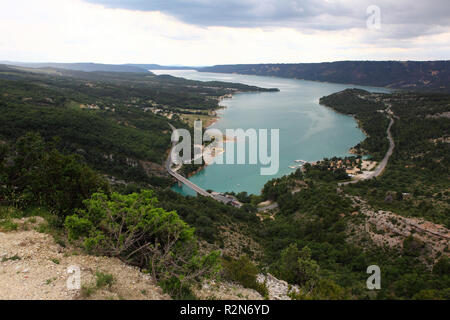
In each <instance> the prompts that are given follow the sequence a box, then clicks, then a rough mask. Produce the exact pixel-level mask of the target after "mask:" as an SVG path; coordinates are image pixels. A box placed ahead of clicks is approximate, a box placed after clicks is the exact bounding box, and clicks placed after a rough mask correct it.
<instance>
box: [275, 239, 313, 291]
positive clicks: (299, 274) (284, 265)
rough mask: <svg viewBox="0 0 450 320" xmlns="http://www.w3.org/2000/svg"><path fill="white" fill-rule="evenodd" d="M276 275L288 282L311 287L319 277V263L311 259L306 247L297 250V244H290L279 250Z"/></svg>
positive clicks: (309, 251)
mask: <svg viewBox="0 0 450 320" xmlns="http://www.w3.org/2000/svg"><path fill="white" fill-rule="evenodd" d="M278 275H279V277H280V278H281V279H283V280H286V281H287V282H289V283H295V284H298V285H301V286H305V285H307V286H308V287H313V286H314V283H315V282H317V281H318V279H319V265H318V264H317V262H316V261H314V260H312V259H311V250H310V249H309V248H308V247H304V248H303V249H302V250H301V251H299V250H298V248H297V245H295V244H291V245H289V246H288V247H287V248H286V249H284V250H283V251H282V252H281V259H280V262H279V266H278ZM308 289H309V288H308Z"/></svg>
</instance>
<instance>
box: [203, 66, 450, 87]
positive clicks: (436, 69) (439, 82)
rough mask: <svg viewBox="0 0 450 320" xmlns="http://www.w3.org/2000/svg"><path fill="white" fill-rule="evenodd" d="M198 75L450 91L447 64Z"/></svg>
mask: <svg viewBox="0 0 450 320" xmlns="http://www.w3.org/2000/svg"><path fill="white" fill-rule="evenodd" d="M198 71H200V72H219V73H238V74H249V75H260V76H276V77H283V78H295V79H305V80H314V81H325V82H335V83H352V84H358V85H367V86H377V87H389V88H395V89H406V90H432V91H449V90H450V61H448V60H446V61H338V62H323V63H297V64H241V65H217V66H213V67H205V68H200V69H198Z"/></svg>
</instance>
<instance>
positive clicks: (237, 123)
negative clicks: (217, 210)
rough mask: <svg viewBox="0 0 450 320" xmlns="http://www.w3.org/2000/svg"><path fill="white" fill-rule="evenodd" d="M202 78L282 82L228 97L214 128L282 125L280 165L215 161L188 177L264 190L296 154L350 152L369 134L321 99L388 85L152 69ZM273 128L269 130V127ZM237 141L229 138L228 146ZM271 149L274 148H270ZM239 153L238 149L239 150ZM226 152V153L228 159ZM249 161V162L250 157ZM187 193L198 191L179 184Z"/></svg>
mask: <svg viewBox="0 0 450 320" xmlns="http://www.w3.org/2000/svg"><path fill="white" fill-rule="evenodd" d="M152 72H154V73H156V74H170V75H173V76H177V77H183V78H186V79H192V80H200V81H211V80H217V81H225V82H239V83H244V84H248V85H254V86H258V87H263V88H279V89H280V92H264V93H239V94H236V95H234V96H233V98H232V99H225V100H223V101H222V102H221V105H222V106H224V107H226V108H225V109H223V110H220V111H219V115H220V120H219V121H218V122H216V123H215V124H214V125H213V126H212V128H217V129H220V130H222V132H223V133H225V129H238V128H242V129H244V130H247V129H249V128H254V129H279V134H280V148H279V152H280V158H279V163H280V165H279V171H278V173H277V174H276V175H273V176H264V175H260V167H261V166H263V167H267V165H260V164H256V165H250V164H245V165H241V164H211V165H209V166H206V167H205V169H204V170H202V171H201V172H199V173H197V174H196V175H194V176H193V177H191V178H190V179H189V180H191V181H192V182H193V183H195V184H197V185H198V186H200V187H202V188H203V189H206V190H208V189H211V190H214V191H217V192H227V191H234V192H241V191H247V192H248V193H253V194H260V193H261V189H262V187H263V186H264V184H265V183H266V182H267V181H268V180H271V179H273V178H276V177H281V176H283V175H286V174H289V173H291V172H293V171H295V170H294V169H291V168H289V166H295V165H297V163H295V162H294V160H297V159H302V160H306V161H317V160H320V159H323V158H325V157H328V158H330V157H333V156H348V155H350V154H349V152H348V150H349V149H350V148H351V147H353V146H354V145H356V144H358V143H359V142H361V141H362V140H364V138H365V136H364V134H363V133H362V132H361V130H360V129H359V128H358V126H357V123H356V121H355V119H353V118H352V117H350V116H346V115H342V114H339V113H336V112H335V111H333V110H332V109H330V108H327V107H324V106H321V105H319V99H320V98H321V97H323V96H326V95H329V94H331V93H334V92H337V91H341V90H344V89H346V88H361V89H365V90H367V91H372V92H389V90H388V89H384V88H374V87H364V86H355V85H346V84H335V83H322V82H314V81H305V80H295V79H284V78H275V77H262V76H247V75H237V74H220V73H204V72H197V71H191V70H163V71H153V70H152ZM269 132H270V130H269ZM229 145H232V147H234V145H235V144H234V143H230V144H228V143H227V144H226V147H229ZM269 150H270V148H269ZM235 153H236V152H235ZM225 157H226V155H225V154H224V159H225ZM247 163H248V162H247ZM173 189H174V190H176V191H178V192H180V193H183V194H185V195H195V193H194V192H193V191H192V190H191V189H189V188H188V187H186V186H184V185H183V187H181V188H180V187H178V186H175V187H174V188H173Z"/></svg>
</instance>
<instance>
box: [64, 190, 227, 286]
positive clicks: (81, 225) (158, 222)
mask: <svg viewBox="0 0 450 320" xmlns="http://www.w3.org/2000/svg"><path fill="white" fill-rule="evenodd" d="M157 203H158V202H157V199H156V198H155V197H154V196H153V192H152V191H148V190H144V191H142V192H141V193H139V194H138V193H132V194H130V195H120V194H118V193H113V194H112V195H111V196H110V197H108V196H107V195H105V194H103V193H96V194H94V195H93V196H92V197H91V199H88V200H86V201H85V202H84V204H85V206H86V210H79V211H78V213H77V214H75V215H72V216H68V217H67V218H66V221H65V227H66V229H67V230H68V235H69V239H70V240H72V241H77V240H82V242H83V245H84V247H85V249H86V250H88V251H90V252H92V253H96V254H101V255H109V256H114V257H118V258H120V259H122V260H123V261H125V262H127V263H130V264H133V265H136V266H139V267H141V268H146V269H147V270H148V271H149V273H150V274H151V275H152V277H153V278H154V279H155V280H156V281H159V282H161V283H170V284H171V285H168V286H167V287H168V288H171V289H175V288H177V289H179V290H181V288H182V287H183V286H185V285H188V286H189V284H191V283H192V282H195V281H197V280H199V279H201V278H202V277H209V276H213V275H215V274H216V273H217V272H218V263H217V261H218V255H219V253H218V252H212V253H210V254H208V255H200V254H199V253H198V248H197V241H196V238H195V237H194V229H193V228H191V227H190V226H188V225H187V224H186V223H185V222H184V221H183V220H181V219H180V218H179V216H178V215H177V213H176V212H175V211H171V212H167V211H165V210H164V209H162V208H158V207H157Z"/></svg>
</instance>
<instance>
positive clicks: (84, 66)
mask: <svg viewBox="0 0 450 320" xmlns="http://www.w3.org/2000/svg"><path fill="white" fill-rule="evenodd" d="M0 64H6V65H14V66H19V67H25V68H57V69H67V70H77V71H84V72H94V71H104V72H148V71H147V69H145V68H142V67H138V66H133V65H115V64H101V63H40V62H39V63H33V62H10V61H0Z"/></svg>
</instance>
